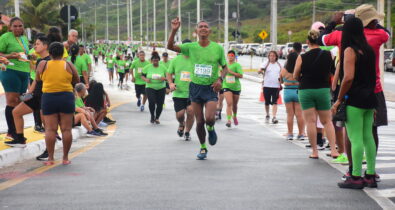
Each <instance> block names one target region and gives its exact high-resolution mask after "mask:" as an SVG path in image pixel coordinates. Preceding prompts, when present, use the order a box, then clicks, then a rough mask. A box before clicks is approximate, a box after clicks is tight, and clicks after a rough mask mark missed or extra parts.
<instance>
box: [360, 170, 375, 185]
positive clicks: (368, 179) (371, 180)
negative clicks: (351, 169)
mask: <svg viewBox="0 0 395 210" xmlns="http://www.w3.org/2000/svg"><path fill="white" fill-rule="evenodd" d="M363 182H364V185H365V187H369V188H377V181H376V175H368V174H366V171H365V176H364V177H363Z"/></svg>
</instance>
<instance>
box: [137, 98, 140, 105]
mask: <svg viewBox="0 0 395 210" xmlns="http://www.w3.org/2000/svg"><path fill="white" fill-rule="evenodd" d="M140 106H141V98H139V99H137V107H140Z"/></svg>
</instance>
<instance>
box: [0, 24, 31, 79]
mask: <svg viewBox="0 0 395 210" xmlns="http://www.w3.org/2000/svg"><path fill="white" fill-rule="evenodd" d="M18 40H20V42H19V41H18ZM14 52H16V53H24V54H25V56H26V54H27V53H29V42H28V41H27V38H26V36H24V35H23V36H20V37H19V38H17V37H15V36H14V34H13V33H12V32H7V33H5V34H3V35H2V36H1V37H0V53H3V54H11V53H14ZM26 58H27V56H26ZM9 60H10V62H11V63H13V64H14V65H7V69H12V70H17V71H22V72H26V73H29V72H30V64H29V62H25V61H19V60H18V59H9Z"/></svg>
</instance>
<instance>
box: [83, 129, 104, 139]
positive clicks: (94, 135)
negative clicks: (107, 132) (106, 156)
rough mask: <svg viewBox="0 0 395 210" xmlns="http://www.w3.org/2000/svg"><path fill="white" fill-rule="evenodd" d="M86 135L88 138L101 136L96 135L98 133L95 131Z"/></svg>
mask: <svg viewBox="0 0 395 210" xmlns="http://www.w3.org/2000/svg"><path fill="white" fill-rule="evenodd" d="M86 135H87V136H88V137H96V136H101V134H100V133H98V132H96V131H95V130H92V131H88V132H87V133H86Z"/></svg>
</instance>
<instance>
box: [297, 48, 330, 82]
mask: <svg viewBox="0 0 395 210" xmlns="http://www.w3.org/2000/svg"><path fill="white" fill-rule="evenodd" d="M301 56H302V69H301V78H300V83H299V84H300V85H299V89H319V88H329V87H330V81H329V79H330V74H331V72H332V71H333V69H334V63H333V60H332V55H331V53H330V52H329V51H327V50H321V49H320V48H316V49H312V50H310V51H308V52H307V53H305V54H303V55H301Z"/></svg>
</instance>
